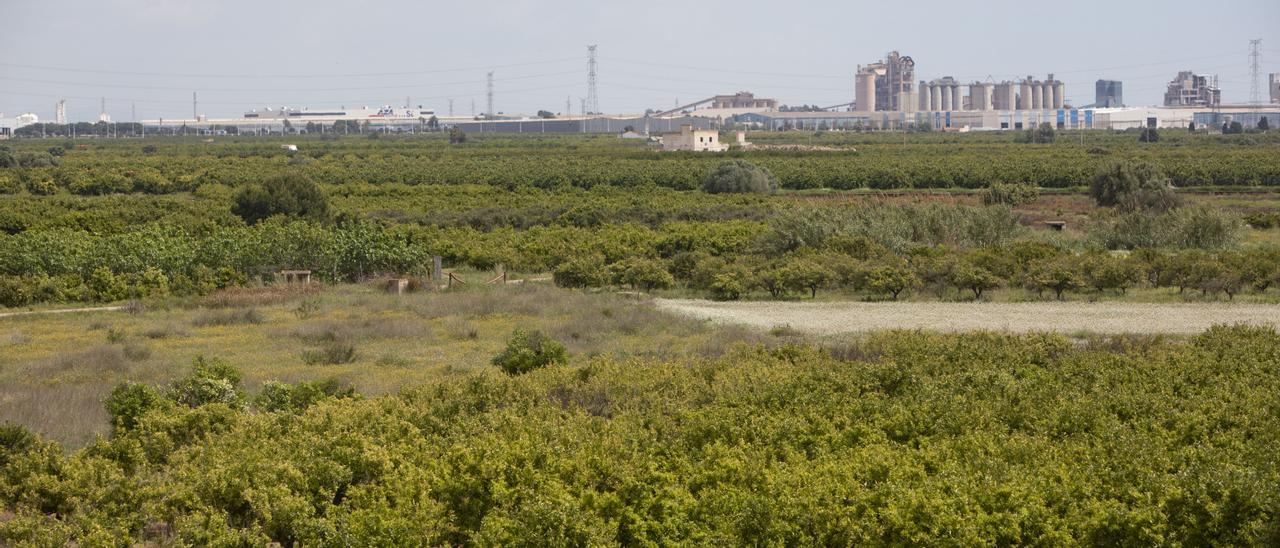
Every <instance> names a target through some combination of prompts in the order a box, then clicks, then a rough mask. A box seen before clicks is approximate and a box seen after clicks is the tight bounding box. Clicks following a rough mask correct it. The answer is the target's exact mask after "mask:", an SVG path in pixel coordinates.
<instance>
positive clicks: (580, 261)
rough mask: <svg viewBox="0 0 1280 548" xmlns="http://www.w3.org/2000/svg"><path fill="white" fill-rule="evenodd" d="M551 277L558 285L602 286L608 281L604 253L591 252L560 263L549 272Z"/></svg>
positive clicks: (575, 286) (578, 287)
mask: <svg viewBox="0 0 1280 548" xmlns="http://www.w3.org/2000/svg"><path fill="white" fill-rule="evenodd" d="M551 279H552V281H553V282H555V284H556V285H557V286H559V287H570V288H576V289H582V288H587V287H603V286H605V285H608V283H609V269H608V268H606V267H605V264H604V255H601V254H599V253H592V254H589V255H582V256H578V257H574V258H572V259H569V260H567V261H565V262H563V263H561V264H560V265H559V266H557V267H556V269H555V271H553V272H552V273H551Z"/></svg>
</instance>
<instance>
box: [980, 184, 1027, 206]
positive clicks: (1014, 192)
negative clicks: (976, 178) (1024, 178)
mask: <svg viewBox="0 0 1280 548" xmlns="http://www.w3.org/2000/svg"><path fill="white" fill-rule="evenodd" d="M1039 197H1040V191H1039V189H1037V188H1036V187H1034V186H1031V185H1026V184H1011V183H998V182H997V183H991V186H989V187H987V190H986V191H985V192H983V193H982V203H984V204H986V205H1009V206H1019V205H1023V204H1029V203H1032V202H1034V201H1036V199H1038V198H1039Z"/></svg>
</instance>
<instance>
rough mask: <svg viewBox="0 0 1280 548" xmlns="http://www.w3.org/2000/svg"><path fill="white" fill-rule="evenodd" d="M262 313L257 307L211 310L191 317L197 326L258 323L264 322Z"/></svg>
mask: <svg viewBox="0 0 1280 548" xmlns="http://www.w3.org/2000/svg"><path fill="white" fill-rule="evenodd" d="M262 320H263V317H262V313H261V312H258V309H256V308H246V309H243V310H235V309H233V310H209V311H206V312H203V313H201V314H200V315H198V316H196V317H194V318H192V319H191V325H193V326H195V327H211V326H221V325H243V324H249V325H257V324H260V323H262Z"/></svg>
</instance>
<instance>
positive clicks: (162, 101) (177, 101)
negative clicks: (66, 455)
mask: <svg viewBox="0 0 1280 548" xmlns="http://www.w3.org/2000/svg"><path fill="white" fill-rule="evenodd" d="M577 86H578V84H555V85H550V86H539V87H532V88H522V89H513V90H508V92H509V93H525V92H530V91H545V90H551V89H566V88H575V87H577ZM0 94H7V95H25V96H29V97H61V98H65V99H90V100H96V99H98V97H96V96H83V95H60V94H53V93H31V92H23V91H9V90H2V89H0ZM451 97H456V96H455V95H434V96H423V97H419V99H424V100H432V99H441V100H443V99H448V98H451ZM107 99H108V100H111V101H137V102H140V103H144V104H145V103H155V104H171V105H177V104H191V103H190V100H189V99H134V98H128V97H122V98H113V97H108V98H107ZM295 99H296V98H295ZM386 100H387V99H386V98H385V97H383V98H368V97H366V98H363V99H322V100H319V101H314V102H319V103H327V104H361V103H377V102H382V101H386ZM203 103H204V104H206V105H230V106H237V105H239V106H244V105H250V106H261V105H287V104H290V103H298V101H296V100H285V101H281V100H279V98H276V99H275V100H258V101H203Z"/></svg>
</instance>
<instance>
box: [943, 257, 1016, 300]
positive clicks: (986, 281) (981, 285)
mask: <svg viewBox="0 0 1280 548" xmlns="http://www.w3.org/2000/svg"><path fill="white" fill-rule="evenodd" d="M951 283H952V285H955V286H956V287H958V288H960V289H968V290H969V291H972V292H973V298H974V299H981V298H982V295H983V293H985V292H987V291H988V290H992V289H997V288H999V287H1000V286H1001V285H1002V284H1003V283H1004V280H1002V279H1000V277H999V276H996V275H995V274H992V273H991V271H989V270H987V269H985V268H982V267H980V266H977V265H974V264H973V263H971V262H970V261H967V260H964V261H959V262H957V263H956V265H955V268H954V269H952V271H951Z"/></svg>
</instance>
